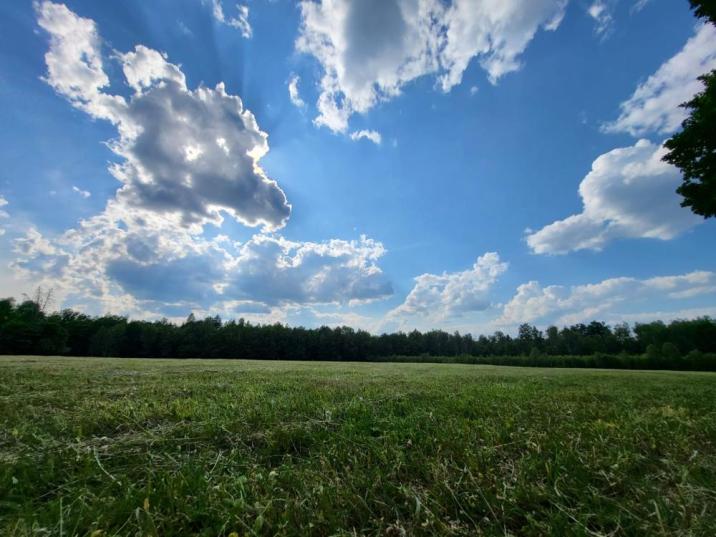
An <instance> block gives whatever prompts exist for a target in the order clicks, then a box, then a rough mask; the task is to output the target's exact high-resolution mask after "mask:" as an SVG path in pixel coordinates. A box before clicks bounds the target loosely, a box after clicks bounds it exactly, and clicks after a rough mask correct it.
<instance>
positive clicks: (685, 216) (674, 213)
mask: <svg viewBox="0 0 716 537" xmlns="http://www.w3.org/2000/svg"><path fill="white" fill-rule="evenodd" d="M664 153H665V149H664V148H663V147H662V146H660V145H656V144H653V143H651V142H649V141H648V140H639V141H638V142H637V143H636V144H634V145H633V146H631V147H624V148H619V149H614V150H612V151H609V152H608V153H605V154H603V155H601V156H599V157H598V158H597V159H596V160H595V161H594V163H593V164H592V169H591V171H590V172H589V173H588V174H587V176H586V177H585V178H584V179H583V180H582V182H581V184H580V185H579V195H580V196H581V198H582V203H583V205H584V208H583V209H582V212H581V213H578V214H575V215H572V216H569V217H567V218H565V219H563V220H557V221H555V222H553V223H551V224H549V225H547V226H545V227H543V228H542V229H540V230H539V231H536V232H534V233H530V234H529V235H528V236H527V243H528V245H529V246H530V248H531V249H532V251H533V252H534V253H537V254H563V253H566V252H569V251H573V250H583V249H592V250H600V249H601V248H603V247H604V246H605V245H606V244H607V243H608V242H610V241H612V240H614V239H618V238H637V237H641V238H652V239H661V240H668V239H672V238H674V237H676V236H677V235H679V234H681V233H683V232H684V231H686V230H687V229H689V228H691V227H693V226H695V225H697V224H698V223H699V222H700V221H701V219H700V218H699V217H697V216H695V215H694V214H692V213H691V212H690V211H689V210H688V209H684V208H683V207H681V206H680V202H681V198H680V197H679V196H678V195H677V194H676V192H675V190H676V187H677V186H678V185H679V183H680V181H681V174H680V173H679V171H678V170H677V169H676V168H675V167H674V166H671V165H670V164H667V163H665V162H663V161H662V160H661V158H662V157H663V155H664Z"/></svg>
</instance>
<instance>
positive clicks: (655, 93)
mask: <svg viewBox="0 0 716 537" xmlns="http://www.w3.org/2000/svg"><path fill="white" fill-rule="evenodd" d="M712 69H716V26H714V25H712V24H701V25H699V26H697V27H696V31H695V34H694V36H693V37H691V38H690V39H689V40H688V41H687V42H686V44H685V45H684V48H683V49H681V51H679V52H678V53H677V54H676V55H675V56H673V57H672V58H671V59H669V60H668V61H666V62H665V63H664V64H663V65H662V66H661V67H659V69H658V70H657V71H656V73H654V74H653V75H651V76H650V77H649V78H648V79H647V80H646V81H645V82H643V83H642V84H640V85H639V86H638V87H637V89H636V90H635V91H634V94H633V95H632V96H631V97H630V98H629V99H628V100H626V101H624V102H623V103H622V104H621V105H620V108H621V113H620V115H619V117H618V118H617V119H616V120H615V121H613V122H611V123H607V124H606V125H604V126H603V130H604V131H605V132H627V133H629V134H631V135H632V136H642V135H643V134H645V133H649V132H654V133H659V134H668V133H671V132H674V131H676V130H677V129H678V128H679V126H680V125H681V122H682V121H683V120H684V119H685V118H686V116H687V111H686V110H684V109H683V108H681V107H680V106H679V105H680V104H682V103H684V102H686V101H688V100H690V99H691V97H693V96H694V95H695V94H696V93H698V92H700V91H701V90H702V89H703V83H702V82H701V81H699V80H698V77H699V76H701V75H703V74H706V73H708V72H709V71H711V70H712Z"/></svg>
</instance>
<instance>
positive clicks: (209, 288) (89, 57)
mask: <svg viewBox="0 0 716 537" xmlns="http://www.w3.org/2000/svg"><path fill="white" fill-rule="evenodd" d="M36 9H37V13H38V23H39V24H40V26H41V27H42V28H43V29H44V30H45V31H46V32H47V33H48V34H49V36H50V45H49V50H48V52H47V54H46V63H47V76H46V81H47V83H48V84H50V85H51V86H52V87H53V88H54V89H55V91H56V92H57V93H58V94H59V95H61V96H62V97H64V98H65V99H67V100H68V101H69V102H70V103H71V104H72V105H73V106H75V107H77V108H79V109H81V110H83V111H84V112H86V113H87V114H89V115H91V116H92V117H94V118H98V119H103V120H107V121H110V122H111V123H112V124H113V125H115V127H116V128H117V133H118V136H117V138H116V139H115V140H112V141H111V142H110V143H109V144H108V145H109V147H110V148H111V149H112V151H114V152H115V153H116V154H117V155H118V156H120V157H122V159H121V161H120V162H118V163H116V164H115V165H113V166H112V167H111V169H110V171H111V173H112V174H113V175H114V176H115V177H116V178H117V179H119V181H120V182H121V186H120V188H119V189H118V191H117V193H116V195H115V196H114V197H112V198H111V199H109V200H108V202H107V204H106V206H105V208H104V210H103V211H102V212H100V213H99V214H96V215H95V216H92V217H90V218H87V219H84V220H82V221H80V222H79V224H78V225H77V226H76V227H74V228H72V229H69V230H67V231H65V232H64V233H59V234H57V235H53V234H43V233H41V232H40V231H39V230H37V229H35V228H31V229H29V230H28V231H27V232H26V233H25V234H24V236H21V237H18V238H16V239H15V240H14V243H13V244H14V254H15V260H14V262H13V267H14V268H15V270H16V271H18V273H19V274H22V275H24V276H26V277H27V279H28V280H31V281H33V282H34V283H35V284H45V285H48V286H52V287H54V288H55V289H56V291H57V294H58V297H61V298H62V299H64V301H65V302H64V303H65V304H66V305H70V306H76V307H82V308H83V309H85V310H87V311H90V312H94V313H101V312H105V311H111V312H114V313H124V314H129V315H133V316H152V315H154V316H156V315H158V314H167V315H170V316H171V315H174V314H177V315H185V314H186V313H187V311H190V310H194V311H197V312H206V313H208V312H212V313H216V312H218V313H223V314H225V315H239V314H248V315H249V316H254V317H255V318H258V319H260V320H283V319H285V318H286V315H287V312H288V311H292V310H296V309H301V308H313V307H316V306H321V307H325V306H326V305H334V306H335V305H347V304H355V303H363V302H369V301H372V300H377V299H380V298H384V297H385V296H388V295H390V294H391V293H392V288H391V285H390V282H389V281H388V280H387V278H386V277H385V275H384V274H383V273H382V271H381V269H380V268H379V267H378V261H379V259H380V258H381V257H382V256H383V254H384V253H385V249H384V248H383V245H382V244H381V243H379V242H377V241H374V240H371V239H368V238H366V237H361V238H360V239H359V240H354V241H344V240H329V241H325V242H297V241H288V240H286V239H284V238H283V237H281V236H279V235H276V234H274V233H272V232H273V231H274V230H276V229H278V228H281V227H282V226H284V224H285V223H286V221H287V219H288V217H289V214H290V205H289V204H288V203H287V201H286V197H285V195H284V193H283V191H282V190H281V189H280V188H279V187H278V185H277V184H276V182H275V181H272V180H270V179H269V178H268V177H266V174H265V173H264V171H263V170H262V169H261V167H260V166H259V160H260V159H261V157H262V156H263V155H265V154H266V152H267V151H268V144H267V136H266V134H265V133H264V132H262V131H261V129H260V128H259V126H258V124H257V122H256V119H255V117H254V116H253V114H251V112H250V111H248V110H246V109H245V108H244V106H243V103H242V101H241V99H240V98H239V97H238V96H235V95H230V94H229V93H228V92H227V91H226V88H225V87H224V85H223V84H221V83H220V84H218V85H217V86H216V87H214V88H207V87H199V88H196V89H194V90H191V89H189V88H188V87H187V84H186V78H185V76H184V73H183V72H182V70H181V69H180V67H179V66H177V65H175V64H172V63H170V62H169V61H168V60H167V58H166V56H165V55H164V54H162V53H160V52H157V51H155V50H152V49H150V48H147V47H145V46H142V45H138V46H136V47H135V48H134V50H132V51H130V52H127V53H118V52H115V53H114V54H113V55H112V57H113V61H117V62H118V65H119V66H120V67H121V73H122V75H123V77H124V81H125V83H126V85H127V86H128V87H129V88H130V90H131V95H130V96H129V97H128V98H126V97H122V96H120V95H118V94H113V93H111V92H110V89H111V88H112V82H111V81H110V79H109V77H108V76H107V74H106V71H105V67H104V65H103V55H102V45H101V40H100V38H99V35H98V33H97V28H96V25H95V23H94V22H93V21H91V20H89V19H85V18H82V17H79V16H78V15H76V14H75V13H73V12H72V11H70V10H69V9H68V8H67V7H66V6H64V5H60V4H54V3H52V2H43V3H41V4H38V5H37V8H36ZM224 215H230V216H231V217H233V218H235V219H236V220H237V221H239V222H241V223H243V224H245V225H247V226H261V227H262V231H261V232H260V233H258V234H256V235H254V236H253V237H251V238H250V239H248V240H246V241H244V242H242V243H237V242H235V241H233V240H231V239H230V238H229V237H228V236H225V235H218V236H215V237H213V238H209V237H208V236H207V235H206V234H205V233H204V227H205V224H207V223H213V224H216V225H217V226H221V224H222V219H223V217H224ZM172 312H174V313H172Z"/></svg>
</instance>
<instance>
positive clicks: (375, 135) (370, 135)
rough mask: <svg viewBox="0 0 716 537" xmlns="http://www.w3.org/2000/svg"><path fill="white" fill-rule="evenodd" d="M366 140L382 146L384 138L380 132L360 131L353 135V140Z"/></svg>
mask: <svg viewBox="0 0 716 537" xmlns="http://www.w3.org/2000/svg"><path fill="white" fill-rule="evenodd" d="M363 138H364V139H366V140H370V141H371V142H373V143H374V144H375V145H380V143H381V142H382V141H383V137H382V136H381V135H380V133H379V132H378V131H372V130H360V131H353V132H352V133H351V140H354V141H355V140H360V139H363Z"/></svg>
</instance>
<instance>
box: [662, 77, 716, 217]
mask: <svg viewBox="0 0 716 537" xmlns="http://www.w3.org/2000/svg"><path fill="white" fill-rule="evenodd" d="M700 80H701V81H702V82H703V83H704V85H705V89H704V91H703V92H701V93H699V94H697V95H696V96H695V97H694V98H693V99H692V100H690V101H689V102H687V103H685V104H684V106H685V107H686V108H688V109H690V110H691V115H690V116H689V117H688V118H687V119H686V120H685V121H684V123H683V128H682V130H681V132H679V133H677V134H675V135H674V136H672V137H671V138H670V139H669V140H667V141H666V143H665V144H664V146H665V147H666V148H667V149H669V153H667V154H666V156H665V157H664V160H665V161H666V162H669V163H671V164H673V165H675V166H677V167H679V168H680V169H681V171H682V172H683V174H684V181H683V183H682V184H681V186H679V188H678V189H677V190H676V191H677V192H678V193H679V194H680V195H682V196H683V197H684V200H683V201H682V203H681V205H682V206H684V207H691V210H692V211H693V212H694V213H696V214H700V215H702V216H704V217H706V218H708V217H711V216H716V70H715V71H712V72H711V73H709V74H708V75H704V76H702V77H700Z"/></svg>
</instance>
